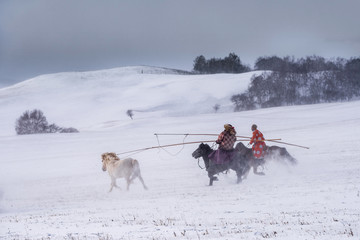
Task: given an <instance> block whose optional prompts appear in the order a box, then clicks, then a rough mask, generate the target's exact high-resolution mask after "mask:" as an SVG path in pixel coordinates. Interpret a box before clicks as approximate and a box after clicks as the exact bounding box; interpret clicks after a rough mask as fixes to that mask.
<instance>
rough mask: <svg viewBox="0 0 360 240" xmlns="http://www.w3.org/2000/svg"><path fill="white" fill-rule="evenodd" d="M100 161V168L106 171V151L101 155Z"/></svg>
mask: <svg viewBox="0 0 360 240" xmlns="http://www.w3.org/2000/svg"><path fill="white" fill-rule="evenodd" d="M101 162H102V170H103V171H104V172H105V171H106V163H107V157H106V153H104V154H102V155H101Z"/></svg>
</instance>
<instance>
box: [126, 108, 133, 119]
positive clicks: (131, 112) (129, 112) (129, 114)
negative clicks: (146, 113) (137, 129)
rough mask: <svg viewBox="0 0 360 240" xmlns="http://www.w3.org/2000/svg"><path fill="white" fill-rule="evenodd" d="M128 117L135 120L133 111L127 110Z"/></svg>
mask: <svg viewBox="0 0 360 240" xmlns="http://www.w3.org/2000/svg"><path fill="white" fill-rule="evenodd" d="M126 115H128V116H129V117H130V118H131V119H133V116H134V112H133V110H131V109H129V110H127V111H126Z"/></svg>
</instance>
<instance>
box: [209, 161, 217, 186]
mask: <svg viewBox="0 0 360 240" xmlns="http://www.w3.org/2000/svg"><path fill="white" fill-rule="evenodd" d="M216 173H218V169H217V166H216V164H210V166H209V168H208V176H209V178H210V181H209V186H212V185H213V182H214V181H217V180H218V178H217V177H215V176H214V175H215V174H216Z"/></svg>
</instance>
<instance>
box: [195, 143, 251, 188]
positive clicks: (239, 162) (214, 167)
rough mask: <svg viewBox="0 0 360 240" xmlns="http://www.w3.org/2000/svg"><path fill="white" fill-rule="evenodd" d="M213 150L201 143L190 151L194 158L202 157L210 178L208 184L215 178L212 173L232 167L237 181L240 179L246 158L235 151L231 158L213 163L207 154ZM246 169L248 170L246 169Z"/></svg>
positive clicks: (245, 166) (244, 169) (245, 164)
mask: <svg viewBox="0 0 360 240" xmlns="http://www.w3.org/2000/svg"><path fill="white" fill-rule="evenodd" d="M213 151H214V150H213V149H212V148H211V147H210V146H209V145H208V144H204V143H201V144H200V145H199V147H198V148H197V149H196V150H195V151H194V152H193V153H192V156H193V157H194V158H197V159H198V158H200V157H202V158H203V160H204V163H205V167H206V171H207V172H208V176H209V179H210V182H209V185H210V186H212V184H213V181H216V180H217V177H215V176H214V175H216V174H218V173H220V172H224V171H227V170H229V169H232V170H234V171H235V172H236V175H237V183H240V182H241V181H242V178H243V175H244V172H245V171H246V170H247V169H248V167H247V165H248V164H247V163H246V161H247V160H246V158H245V157H244V156H242V155H240V154H239V153H238V152H237V151H235V153H234V157H233V159H232V160H231V161H230V162H228V163H224V164H214V163H213V162H211V161H210V159H209V154H210V153H212V152H213ZM247 171H248V170H247Z"/></svg>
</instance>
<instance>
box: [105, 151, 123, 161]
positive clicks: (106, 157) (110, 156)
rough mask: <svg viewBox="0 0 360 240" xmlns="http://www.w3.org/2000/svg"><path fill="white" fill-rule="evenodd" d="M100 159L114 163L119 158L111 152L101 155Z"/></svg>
mask: <svg viewBox="0 0 360 240" xmlns="http://www.w3.org/2000/svg"><path fill="white" fill-rule="evenodd" d="M101 157H102V160H106V159H109V160H114V161H119V160H120V158H119V157H118V156H117V155H116V153H113V152H108V153H103V154H102V155H101Z"/></svg>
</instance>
